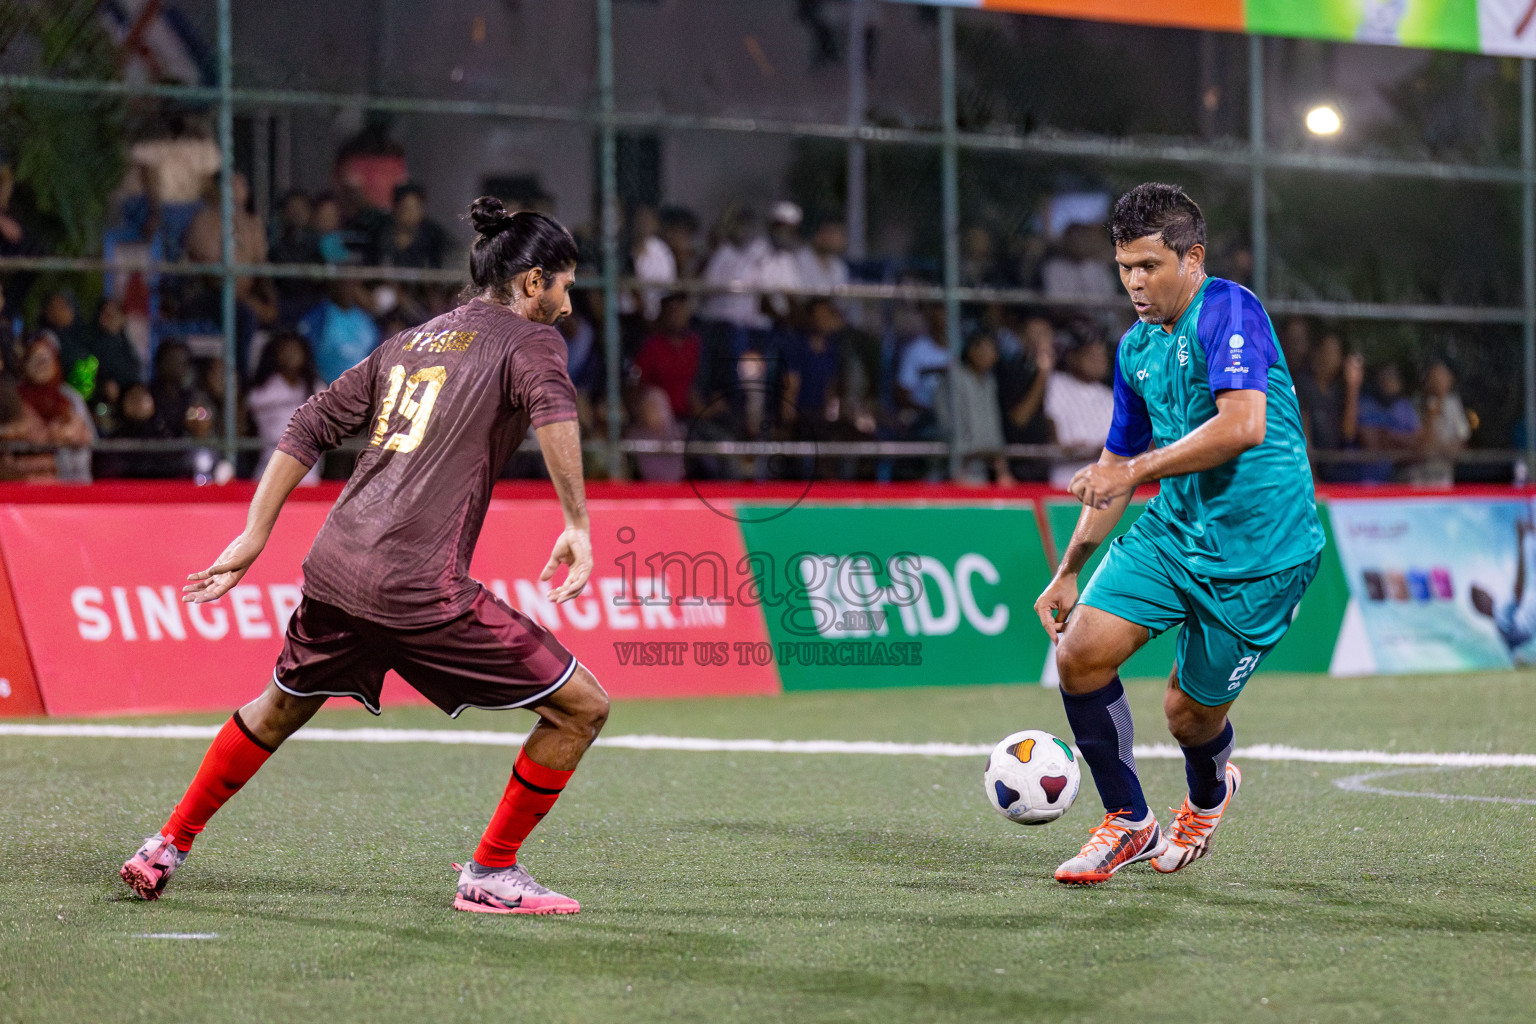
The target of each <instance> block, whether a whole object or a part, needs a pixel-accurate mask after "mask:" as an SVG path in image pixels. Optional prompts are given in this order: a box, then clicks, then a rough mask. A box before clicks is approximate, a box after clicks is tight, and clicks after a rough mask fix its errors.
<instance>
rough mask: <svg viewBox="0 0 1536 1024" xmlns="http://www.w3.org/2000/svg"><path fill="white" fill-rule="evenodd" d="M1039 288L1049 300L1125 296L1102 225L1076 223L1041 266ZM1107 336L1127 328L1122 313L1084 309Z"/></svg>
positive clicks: (1116, 334)
mask: <svg viewBox="0 0 1536 1024" xmlns="http://www.w3.org/2000/svg"><path fill="white" fill-rule="evenodd" d="M1040 288H1041V290H1042V291H1043V292H1044V293H1045V295H1046V297H1047V298H1050V299H1062V300H1071V299H1087V298H1106V299H1108V298H1119V297H1121V296H1123V294H1124V293H1123V290H1122V289H1121V287H1120V281H1119V279H1118V277H1117V275H1116V273H1115V261H1114V250H1113V249H1112V248H1111V246H1110V244H1109V238H1108V236H1107V235H1106V234H1105V233H1104V231H1103V229H1102V228H1099V227H1096V226H1094V225H1092V224H1073V225H1072V226H1071V227H1068V228H1067V229H1066V230H1065V231H1064V232H1062V236H1061V244H1060V245H1059V247H1058V248H1057V251H1056V253H1055V255H1053V256H1051V257H1050V258H1049V259H1047V260H1046V261H1045V263H1044V264H1042V265H1041V267H1040ZM1083 315H1084V316H1085V317H1086V318H1087V319H1091V320H1092V321H1093V322H1094V323H1095V324H1097V325H1098V326H1099V328H1100V329H1101V330H1103V331H1104V332H1105V333H1106V335H1107V336H1110V337H1115V336H1118V332H1119V331H1122V330H1124V329H1125V327H1124V324H1123V323H1121V320H1122V316H1121V314H1119V313H1116V312H1113V311H1110V310H1092V311H1091V312H1090V311H1087V310H1085V311H1084V314H1083Z"/></svg>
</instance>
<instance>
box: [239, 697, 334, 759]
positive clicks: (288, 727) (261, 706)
mask: <svg viewBox="0 0 1536 1024" xmlns="http://www.w3.org/2000/svg"><path fill="white" fill-rule="evenodd" d="M324 703H325V698H324V697H299V696H295V695H294V694H291V693H288V692H287V691H285V690H281V689H279V688H278V687H277V686H275V685H272V684H268V685H267V688H266V690H264V691H263V692H262V694H261V696H260V697H257V698H256V699H255V700H253V701H251V702H250V703H249V704H247V705H246V706H245V707H243V708H241V709H240V721H241V722H242V723H244V725H245V727H246V728H247V729H249V730H250V731H251V734H252V735H254V736H255V737H256V738H257V739H258V740H260V741H261V742H262V743H264V744H266V745H267V746H269V747H274V748H275V747H277V746H279V745H280V744H281V743H282V742H283V741H284V740H286V739H287V738H288V737H289V736H292V735H293V734H294V733H295V732H297V731H298V730H299V727H300V726H302V725H303V724H304V723H305V722H307V721H309V720H310V718H312V717H313V716H314V714H315V712H316V711H317V710H318V709H319V707H320V705H322V704H324Z"/></svg>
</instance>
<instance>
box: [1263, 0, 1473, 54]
mask: <svg viewBox="0 0 1536 1024" xmlns="http://www.w3.org/2000/svg"><path fill="white" fill-rule="evenodd" d="M1477 15H1478V6H1477V3H1476V2H1475V0H1248V5H1247V18H1248V31H1250V32H1255V33H1259V34H1261V35H1276V36H1306V37H1311V38H1317V39H1337V40H1343V41H1351V40H1352V41H1356V42H1362V43H1385V44H1388V45H1395V46H1422V47H1428V48H1433V49H1441V50H1468V51H1471V52H1473V53H1476V52H1477V51H1478V29H1477Z"/></svg>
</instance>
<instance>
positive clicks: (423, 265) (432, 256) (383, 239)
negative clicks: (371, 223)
mask: <svg viewBox="0 0 1536 1024" xmlns="http://www.w3.org/2000/svg"><path fill="white" fill-rule="evenodd" d="M447 249H448V233H447V232H446V231H444V230H443V228H442V225H440V224H438V223H437V221H435V220H432V219H431V218H430V217H428V216H427V193H426V190H425V189H423V188H422V187H421V186H420V185H417V184H415V183H414V182H406V183H405V184H403V185H396V186H395V191H394V204H393V207H392V209H391V212H390V218H389V222H388V224H387V225H386V227H385V230H384V231H383V232H381V233H380V236H379V239H378V241H377V249H376V252H375V254H374V256H375V259H374V262H375V263H377V264H378V265H379V266H381V267H414V268H416V269H418V270H441V269H442V266H443V254H444V253H445V252H446V251H447Z"/></svg>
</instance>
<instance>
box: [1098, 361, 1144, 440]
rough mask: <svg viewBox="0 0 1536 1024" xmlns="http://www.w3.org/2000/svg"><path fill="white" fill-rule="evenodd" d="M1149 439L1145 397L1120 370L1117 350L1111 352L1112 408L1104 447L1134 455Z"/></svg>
mask: <svg viewBox="0 0 1536 1024" xmlns="http://www.w3.org/2000/svg"><path fill="white" fill-rule="evenodd" d="M1151 443H1152V415H1151V414H1150V413H1149V412H1147V400H1146V399H1145V398H1142V397H1141V395H1139V394H1137V393H1136V390H1135V389H1134V388H1132V387H1131V385H1130V382H1129V381H1127V380H1126V379H1125V374H1124V373H1122V372H1121V370H1120V353H1119V351H1118V350H1117V351H1116V352H1115V412H1114V416H1113V417H1112V418H1111V419H1110V421H1109V438H1108V439H1107V440H1106V441H1105V442H1104V447H1105V448H1107V449H1108V450H1109V451H1111V452H1113V453H1114V454H1116V455H1119V456H1122V457H1124V458H1127V459H1129V458H1134V457H1135V456H1137V455H1140V454H1141V453H1142V452H1144V451H1146V450H1147V447H1148V446H1149V445H1150V444H1151Z"/></svg>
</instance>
